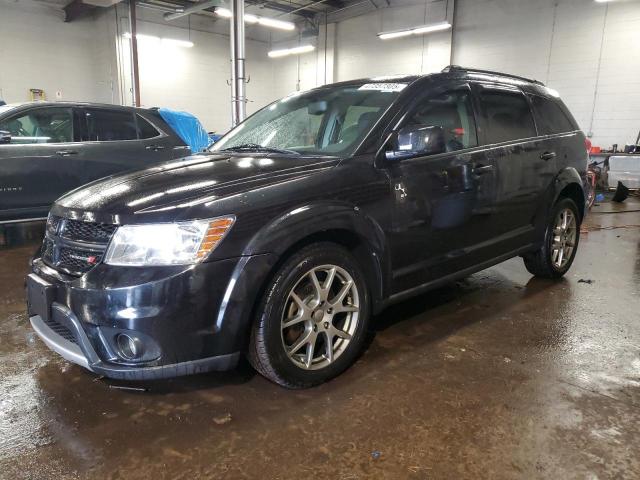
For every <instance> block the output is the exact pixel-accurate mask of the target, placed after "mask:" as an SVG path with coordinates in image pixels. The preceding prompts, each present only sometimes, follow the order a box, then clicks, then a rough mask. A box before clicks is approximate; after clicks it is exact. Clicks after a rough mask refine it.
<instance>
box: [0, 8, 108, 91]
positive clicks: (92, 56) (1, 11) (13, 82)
mask: <svg viewBox="0 0 640 480" xmlns="http://www.w3.org/2000/svg"><path fill="white" fill-rule="evenodd" d="M62 18H63V17H62V15H61V13H60V12H59V11H56V10H55V9H53V8H50V7H46V6H40V5H37V4H29V3H23V2H21V3H19V4H18V3H16V2H8V1H6V0H0V97H2V98H4V100H5V101H7V102H22V101H25V100H29V99H30V98H29V89H30V88H39V89H43V90H44V91H45V94H46V95H47V99H49V100H56V97H55V95H56V92H57V91H59V92H61V93H62V99H63V100H94V101H110V99H111V81H110V80H111V79H110V78H109V73H108V67H107V64H106V63H105V62H104V57H103V56H102V54H101V53H99V52H100V50H101V49H102V48H103V47H104V45H105V42H108V38H105V37H104V36H103V35H102V34H103V33H104V32H103V31H100V30H96V28H95V22H94V21H93V19H83V20H78V21H76V22H72V23H64V22H63V20H62Z"/></svg>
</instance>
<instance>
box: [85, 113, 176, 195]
mask: <svg viewBox="0 0 640 480" xmlns="http://www.w3.org/2000/svg"><path fill="white" fill-rule="evenodd" d="M82 117H83V119H84V127H85V131H84V135H83V140H84V142H85V143H84V147H83V148H84V152H83V153H84V155H83V156H84V158H85V159H86V162H87V163H86V166H85V168H84V175H85V182H89V181H92V180H95V179H97V178H101V177H105V176H108V175H112V174H115V173H119V172H123V171H126V170H134V169H139V168H145V167H146V166H148V165H152V164H154V163H157V162H162V161H164V160H170V159H171V158H175V156H176V152H175V151H173V148H172V147H173V145H172V144H171V143H170V142H168V141H167V140H170V139H169V137H168V136H167V135H166V134H164V133H163V132H162V131H160V130H159V129H157V128H156V127H155V126H154V125H152V124H151V123H150V122H149V121H147V120H146V119H144V118H142V117H141V116H140V115H139V114H137V113H136V112H134V111H133V110H129V109H110V108H99V107H84V108H83V109H82Z"/></svg>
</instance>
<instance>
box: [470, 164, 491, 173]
mask: <svg viewBox="0 0 640 480" xmlns="http://www.w3.org/2000/svg"><path fill="white" fill-rule="evenodd" d="M490 172H493V165H479V166H477V167H473V173H475V174H476V175H484V174H485V173H490Z"/></svg>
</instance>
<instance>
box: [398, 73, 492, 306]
mask: <svg viewBox="0 0 640 480" xmlns="http://www.w3.org/2000/svg"><path fill="white" fill-rule="evenodd" d="M474 103H475V102H474V97H473V95H472V92H471V89H470V88H469V86H468V85H460V86H458V87H456V88H453V89H449V90H446V91H443V92H441V93H435V94H432V95H431V96H428V97H426V98H423V99H422V100H419V101H418V102H417V103H414V104H413V106H412V108H411V109H410V110H409V112H408V114H407V115H405V117H404V120H402V121H401V123H400V124H399V125H398V127H399V129H402V128H403V127H405V126H410V125H420V126H425V127H440V128H442V131H443V133H444V148H443V150H444V151H442V152H439V153H435V154H432V155H423V154H416V155H415V156H413V157H411V158H405V159H402V160H388V161H387V162H388V172H389V174H390V176H391V180H392V186H393V189H394V196H395V206H394V212H395V215H394V219H393V233H392V236H391V237H392V245H393V246H392V252H393V253H392V255H393V257H394V258H393V263H392V264H393V266H394V267H393V269H394V270H393V289H394V293H400V292H402V291H405V290H407V289H410V288H412V287H416V286H419V285H422V284H425V283H429V282H430V281H432V280H436V279H439V278H442V277H444V276H446V275H449V274H453V273H456V272H458V271H461V270H464V269H465V268H469V267H473V266H474V265H478V264H480V263H482V262H483V261H486V260H488V259H490V258H492V255H493V252H492V251H491V248H488V245H489V243H490V240H491V237H492V235H493V232H494V227H495V204H496V177H495V170H494V168H495V166H494V163H493V160H492V159H491V158H489V157H488V156H487V155H486V153H485V151H484V149H482V148H481V147H479V146H478V136H477V131H476V120H475V113H474ZM400 148H402V147H400Z"/></svg>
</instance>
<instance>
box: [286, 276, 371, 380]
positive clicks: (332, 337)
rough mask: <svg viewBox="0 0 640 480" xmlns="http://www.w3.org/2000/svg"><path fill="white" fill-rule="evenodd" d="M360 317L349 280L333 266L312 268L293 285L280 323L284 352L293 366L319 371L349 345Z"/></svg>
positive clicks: (353, 283)
mask: <svg viewBox="0 0 640 480" xmlns="http://www.w3.org/2000/svg"><path fill="white" fill-rule="evenodd" d="M359 317H360V295H359V293H358V288H357V287H356V284H355V281H354V280H353V277H352V276H351V275H350V274H349V272H347V271H346V270H345V269H343V268H341V267H339V266H337V265H321V266H318V267H314V268H312V269H311V270H309V271H308V272H306V273H305V274H304V275H302V276H301V277H300V279H299V280H298V281H297V282H296V284H295V285H294V286H293V288H292V289H291V291H290V292H289V295H288V296H287V299H286V301H285V306H284V311H283V314H282V320H281V329H280V331H281V339H282V345H283V347H284V350H285V352H286V354H287V356H288V357H289V360H291V361H292V362H293V363H294V364H295V365H296V366H298V367H300V368H302V369H305V370H319V369H321V368H325V367H327V366H328V365H330V364H332V363H333V362H335V361H336V360H337V359H338V358H339V357H340V355H342V354H343V353H344V351H345V350H346V349H347V347H348V345H349V344H350V343H351V340H352V338H353V335H354V334H355V332H356V328H357V326H358V321H359Z"/></svg>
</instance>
